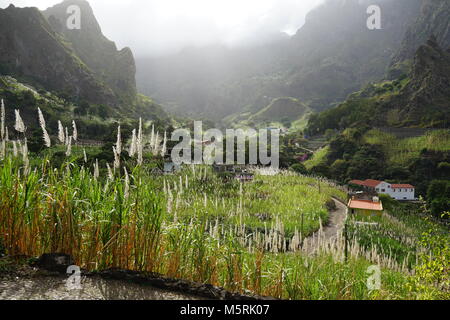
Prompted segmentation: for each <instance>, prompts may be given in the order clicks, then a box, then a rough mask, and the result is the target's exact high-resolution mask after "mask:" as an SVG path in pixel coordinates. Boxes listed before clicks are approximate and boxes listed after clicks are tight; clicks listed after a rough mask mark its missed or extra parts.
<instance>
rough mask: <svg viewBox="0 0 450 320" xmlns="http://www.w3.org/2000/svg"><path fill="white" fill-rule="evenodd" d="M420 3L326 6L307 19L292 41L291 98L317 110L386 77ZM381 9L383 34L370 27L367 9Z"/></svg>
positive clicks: (333, 2) (354, 0) (361, 1)
mask: <svg viewBox="0 0 450 320" xmlns="http://www.w3.org/2000/svg"><path fill="white" fill-rule="evenodd" d="M420 3H421V0H395V1H392V0H379V1H375V2H374V1H372V0H347V1H337V0H328V1H326V2H325V3H324V4H323V5H322V6H320V7H318V8H316V9H315V10H313V11H312V12H310V13H309V14H308V16H307V17H306V23H305V25H304V26H303V27H302V28H301V29H300V30H299V31H298V32H297V34H296V35H295V36H294V38H293V43H294V46H293V47H294V51H293V52H292V56H291V58H290V59H289V61H290V62H291V64H292V66H293V69H294V70H295V71H294V72H292V73H291V74H292V76H291V77H290V78H288V81H287V83H288V85H289V87H288V90H289V91H288V92H286V94H287V95H290V96H293V97H298V98H302V99H303V100H304V101H310V105H311V106H312V107H313V108H315V109H316V110H323V109H327V108H329V105H330V103H333V102H339V101H343V100H345V98H346V97H347V95H348V94H349V93H351V92H354V91H356V90H359V89H360V88H361V87H362V86H363V85H365V84H366V83H368V82H369V81H378V80H380V79H382V78H383V77H384V75H385V73H386V69H387V67H388V65H389V64H390V61H391V59H392V56H393V55H394V54H395V52H396V51H397V50H398V49H399V46H400V43H401V41H402V39H403V37H404V34H405V32H406V30H407V27H408V25H409V24H410V23H412V22H413V21H414V19H415V18H416V17H417V15H418V13H419V8H420ZM373 4H376V5H378V6H379V7H380V9H381V27H382V29H381V30H369V28H368V27H367V19H368V18H369V15H368V14H367V8H368V7H369V6H370V5H373Z"/></svg>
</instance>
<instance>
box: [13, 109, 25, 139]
mask: <svg viewBox="0 0 450 320" xmlns="http://www.w3.org/2000/svg"><path fill="white" fill-rule="evenodd" d="M15 114H16V124H15V125H14V129H16V131H17V132H20V133H25V131H26V130H27V128H26V127H25V124H24V123H23V120H22V117H21V116H20V112H19V110H17V109H16V110H15Z"/></svg>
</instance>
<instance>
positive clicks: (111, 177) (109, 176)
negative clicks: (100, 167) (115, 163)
mask: <svg viewBox="0 0 450 320" xmlns="http://www.w3.org/2000/svg"><path fill="white" fill-rule="evenodd" d="M106 169H107V170H108V178H109V179H110V180H113V179H114V175H113V173H112V170H111V167H110V166H109V163H106Z"/></svg>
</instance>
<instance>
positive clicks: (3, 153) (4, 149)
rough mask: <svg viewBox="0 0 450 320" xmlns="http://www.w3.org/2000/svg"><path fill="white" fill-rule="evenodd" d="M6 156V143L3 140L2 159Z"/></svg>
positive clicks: (0, 149) (0, 148)
mask: <svg viewBox="0 0 450 320" xmlns="http://www.w3.org/2000/svg"><path fill="white" fill-rule="evenodd" d="M5 156H6V141H5V140H4V139H3V140H2V141H1V142H0V158H1V159H3V158H5Z"/></svg>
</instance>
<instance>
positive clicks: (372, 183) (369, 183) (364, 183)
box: [350, 179, 382, 188]
mask: <svg viewBox="0 0 450 320" xmlns="http://www.w3.org/2000/svg"><path fill="white" fill-rule="evenodd" d="M350 183H352V184H357V185H360V186H365V187H372V188H375V187H376V186H378V185H379V184H380V183H382V181H378V180H372V179H367V180H366V181H361V180H352V181H350Z"/></svg>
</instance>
